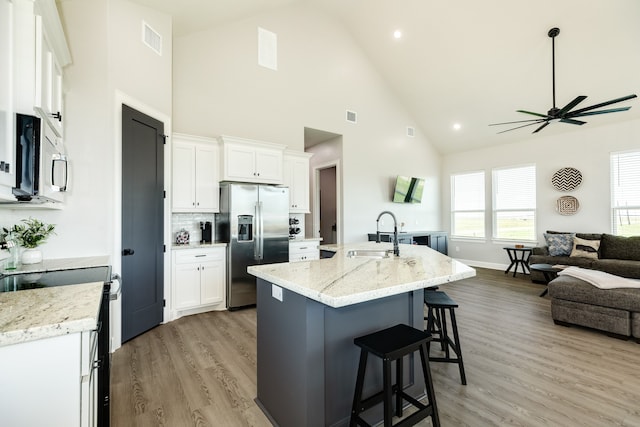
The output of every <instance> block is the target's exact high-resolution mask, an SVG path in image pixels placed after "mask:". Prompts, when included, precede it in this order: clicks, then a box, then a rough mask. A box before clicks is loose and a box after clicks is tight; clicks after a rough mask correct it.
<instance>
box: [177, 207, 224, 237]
mask: <svg viewBox="0 0 640 427" xmlns="http://www.w3.org/2000/svg"><path fill="white" fill-rule="evenodd" d="M215 219H216V216H215V214H201V213H185V214H182V213H174V214H173V215H172V216H171V236H172V242H173V243H175V241H176V234H177V233H178V232H179V231H181V230H186V231H188V232H189V242H190V243H198V242H200V240H201V239H202V233H201V231H200V222H201V221H210V222H211V228H212V230H211V233H212V236H211V239H212V241H214V242H215V241H216V236H215Z"/></svg>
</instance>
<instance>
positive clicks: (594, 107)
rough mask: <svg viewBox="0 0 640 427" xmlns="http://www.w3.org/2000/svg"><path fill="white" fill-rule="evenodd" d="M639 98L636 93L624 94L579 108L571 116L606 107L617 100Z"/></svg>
mask: <svg viewBox="0 0 640 427" xmlns="http://www.w3.org/2000/svg"><path fill="white" fill-rule="evenodd" d="M633 98H637V95H636V94H633V95H627V96H623V97H622V98H616V99H612V100H611V101H606V102H601V103H600V104H596V105H592V106H590V107H586V108H581V109H579V110H576V111H573V112H571V113H570V116H572V117H573V116H575V115H576V114H580V113H584V112H585V111H591V110H595V109H596V108H600V107H606V106H607V105H611V104H615V103H617V102H622V101H626V100H629V99H633Z"/></svg>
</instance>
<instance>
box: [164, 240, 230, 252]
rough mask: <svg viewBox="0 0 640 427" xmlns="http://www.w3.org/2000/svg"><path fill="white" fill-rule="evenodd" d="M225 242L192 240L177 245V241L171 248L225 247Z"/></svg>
mask: <svg viewBox="0 0 640 427" xmlns="http://www.w3.org/2000/svg"><path fill="white" fill-rule="evenodd" d="M226 246H227V244H226V243H200V242H193V243H189V244H187V245H178V244H177V243H174V244H173V245H172V246H171V250H174V251H175V250H183V249H207V248H220V247H222V248H224V247H226Z"/></svg>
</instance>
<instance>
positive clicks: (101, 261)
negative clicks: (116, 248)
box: [0, 255, 111, 276]
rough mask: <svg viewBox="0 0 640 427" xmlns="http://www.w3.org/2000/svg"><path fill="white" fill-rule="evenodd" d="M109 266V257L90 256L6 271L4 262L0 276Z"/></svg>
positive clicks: (58, 259)
mask: <svg viewBox="0 0 640 427" xmlns="http://www.w3.org/2000/svg"><path fill="white" fill-rule="evenodd" d="M109 265H111V264H110V262H109V256H107V255H102V256H91V257H78V258H57V259H45V260H42V262H39V263H37V264H18V267H17V268H16V269H15V270H6V269H5V266H6V262H4V263H2V268H1V269H0V276H8V275H10V274H21V273H46V272H48V271H58V270H71V269H74V268H89V267H106V266H109Z"/></svg>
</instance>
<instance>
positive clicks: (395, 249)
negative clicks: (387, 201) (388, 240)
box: [376, 211, 400, 256]
mask: <svg viewBox="0 0 640 427" xmlns="http://www.w3.org/2000/svg"><path fill="white" fill-rule="evenodd" d="M384 214H389V215H391V218H393V254H394V255H395V256H400V248H399V247H398V221H396V216H395V215H394V214H393V212H390V211H382V212H380V215H378V219H376V243H380V217H382V215H384Z"/></svg>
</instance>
